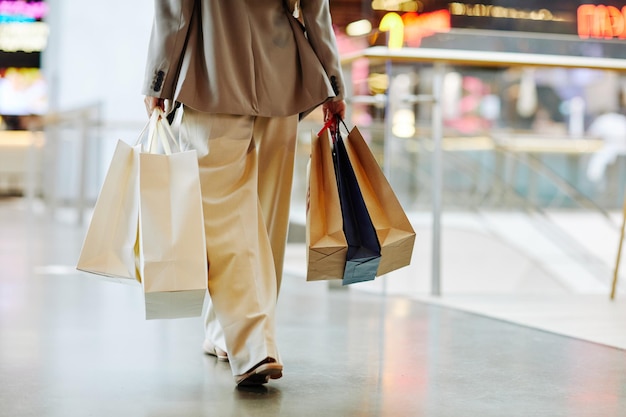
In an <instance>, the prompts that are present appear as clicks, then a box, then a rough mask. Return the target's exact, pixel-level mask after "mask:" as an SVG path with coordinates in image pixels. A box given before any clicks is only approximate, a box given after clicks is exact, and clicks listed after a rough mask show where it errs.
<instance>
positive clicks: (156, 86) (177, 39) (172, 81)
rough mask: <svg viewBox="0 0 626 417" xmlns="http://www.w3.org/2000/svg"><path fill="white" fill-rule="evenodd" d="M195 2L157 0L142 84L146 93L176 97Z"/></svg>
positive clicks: (186, 0)
mask: <svg viewBox="0 0 626 417" xmlns="http://www.w3.org/2000/svg"><path fill="white" fill-rule="evenodd" d="M195 3H196V1H193V0H182V1H181V0H155V1H154V21H153V24H152V33H151V35H150V43H149V45H148V57H147V62H146V71H145V76H144V82H143V87H142V93H143V94H144V95H148V96H153V97H159V98H165V99H171V98H173V94H174V88H175V85H176V82H177V79H178V71H179V69H180V64H181V61H182V57H183V53H184V50H185V44H186V40H187V33H188V32H189V25H190V22H191V19H192V14H193V11H194V9H195Z"/></svg>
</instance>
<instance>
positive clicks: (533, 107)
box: [331, 0, 626, 206]
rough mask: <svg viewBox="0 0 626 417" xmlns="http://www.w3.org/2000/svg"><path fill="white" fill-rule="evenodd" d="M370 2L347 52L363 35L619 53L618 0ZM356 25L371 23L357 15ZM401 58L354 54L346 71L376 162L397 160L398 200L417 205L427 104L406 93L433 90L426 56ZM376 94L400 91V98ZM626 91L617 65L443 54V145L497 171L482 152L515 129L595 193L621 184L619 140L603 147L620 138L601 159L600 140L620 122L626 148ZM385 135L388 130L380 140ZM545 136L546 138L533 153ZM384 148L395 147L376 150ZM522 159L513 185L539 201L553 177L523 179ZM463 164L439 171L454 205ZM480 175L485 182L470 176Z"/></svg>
mask: <svg viewBox="0 0 626 417" xmlns="http://www.w3.org/2000/svg"><path fill="white" fill-rule="evenodd" d="M366 3H367V5H369V8H368V10H367V12H365V13H364V15H363V16H362V17H363V18H364V20H366V21H367V22H368V23H369V24H370V26H371V30H370V31H369V32H366V31H365V30H361V31H360V32H359V31H356V34H351V36H348V38H350V39H352V42H351V43H348V42H346V43H347V44H349V45H350V46H351V47H352V49H351V50H350V51H348V52H349V53H355V52H356V51H357V50H358V48H359V47H360V48H369V47H375V46H388V47H389V48H390V49H392V50H398V49H400V48H404V49H406V50H410V49H411V48H420V50H432V51H437V50H446V51H461V52H463V53H467V52H468V51H469V52H473V53H474V52H475V54H476V55H475V56H477V57H479V56H480V54H481V53H493V52H502V53H509V54H510V53H512V54H524V55H525V56H526V55H528V56H532V55H536V56H542V55H545V56H551V57H552V56H554V57H557V58H558V57H561V56H562V57H563V58H564V59H566V58H568V57H577V58H578V57H590V58H607V59H622V58H623V57H626V39H625V38H626V0H621V1H596V2H593V1H571V0H554V1H550V2H546V1H535V0H531V1H523V2H522V1H506V2H503V1H487V0H481V1H475V2H474V1H456V2H447V1H437V0H434V1H426V0H423V1H402V0H374V1H364V2H363V3H362V4H363V5H365V4H366ZM331 5H332V2H331ZM363 7H364V8H365V7H366V6H363ZM359 26H360V27H361V28H367V26H366V25H365V24H363V23H362V22H361V23H359ZM350 29H352V28H350ZM346 32H347V30H346ZM355 45H358V46H356V47H355ZM407 55H410V54H407ZM409 61H410V60H409V59H407V60H405V61H404V62H401V61H395V62H394V64H393V65H390V62H389V61H382V62H381V61H380V60H370V61H369V62H368V63H367V64H364V63H361V62H360V61H359V62H356V63H355V64H354V65H353V67H352V68H351V71H350V75H351V78H352V80H353V82H354V83H353V86H352V88H353V92H354V95H355V96H356V97H357V99H356V100H355V102H354V103H353V106H352V110H353V115H352V117H353V120H354V122H355V123H356V124H359V125H361V126H362V125H367V124H370V126H371V127H372V129H371V133H370V135H371V145H372V146H373V147H374V148H375V149H378V150H379V151H380V152H381V155H380V160H381V162H383V161H384V162H385V163H388V164H392V165H393V167H392V168H391V170H392V171H394V177H395V178H396V179H395V180H394V181H396V184H395V186H396V187H397V189H399V190H401V191H402V193H403V194H404V195H405V196H408V197H407V198H406V200H405V204H407V205H408V206H415V205H416V204H417V205H419V204H420V201H422V202H423V203H426V202H427V201H428V198H429V197H428V195H427V194H424V193H423V192H422V194H421V195H420V193H419V192H418V191H417V190H419V189H420V187H419V183H420V180H419V178H416V171H415V166H420V167H421V168H420V170H423V168H424V167H427V166H428V164H429V161H428V158H427V159H424V154H426V153H427V152H423V151H427V149H425V146H426V145H424V143H427V142H424V141H423V139H427V138H428V137H429V135H430V128H431V109H430V107H429V105H427V104H426V105H425V104H423V103H419V102H415V101H413V102H412V101H411V100H414V99H413V97H419V96H422V95H428V94H430V92H431V91H432V77H433V66H432V64H431V63H429V62H427V61H425V60H421V61H420V62H414V63H411V62H409ZM368 96H369V98H368ZM383 96H385V97H387V98H389V97H396V98H397V97H400V101H396V102H394V101H393V100H392V99H389V100H387V98H382V97H383ZM625 97H626V78H625V77H624V75H623V73H622V72H621V70H619V71H617V70H616V71H612V70H598V69H589V68H585V67H584V66H581V67H580V68H566V67H565V66H564V67H559V66H558V65H549V66H542V65H540V64H532V65H528V66H519V65H513V66H499V65H463V64H453V65H446V68H445V79H444V83H443V92H442V100H443V129H444V137H445V138H447V139H448V140H447V142H446V143H447V144H448V145H450V146H451V148H450V149H453V148H455V147H456V148H455V149H459V150H463V152H462V154H463V157H467V158H469V160H468V161H466V165H467V166H473V168H472V169H474V170H479V171H483V170H485V169H487V170H489V175H493V174H494V173H498V169H499V168H497V167H496V165H498V164H501V163H502V161H498V160H497V158H496V159H490V158H491V156H488V154H489V152H491V151H493V149H495V147H496V145H498V144H497V143H495V142H497V141H498V140H503V138H506V139H507V140H508V139H510V140H513V141H517V142H516V143H518V144H521V143H522V138H526V139H529V138H530V139H532V140H533V141H534V142H532V143H533V144H536V145H537V146H534V147H528V149H531V148H532V152H534V153H533V157H536V158H539V160H540V161H541V163H542V164H543V166H542V167H541V168H542V169H544V168H545V169H546V170H550V171H551V172H558V173H560V174H562V177H563V179H564V181H566V182H569V183H570V184H574V185H575V186H576V187H577V188H578V190H579V191H582V193H583V194H585V193H586V194H588V195H594V193H596V187H601V188H602V187H608V188H613V189H618V190H623V188H624V185H625V184H624V179H625V177H626V175H624V168H625V167H624V166H623V165H624V163H623V159H624V158H620V155H621V153H620V152H622V150H619V149H622V148H619V146H622V145H619V146H618V147H613V148H611V149H613V150H615V149H617V150H615V152H614V153H615V154H614V155H612V159H611V158H605V159H604V160H603V161H599V160H600V159H601V153H602V152H604V151H605V150H606V149H607V146H608V145H607V144H609V143H611V144H613V143H615V138H614V137H608V136H610V135H608V133H607V132H616V134H618V135H619V134H622V136H623V139H624V142H625V143H624V144H623V146H622V147H623V151H624V152H623V153H626V116H624V115H623V109H624V107H625V106H626V101H624V98H625ZM609 120H610V123H617V124H615V125H614V128H610V127H608V128H607V127H606V126H605V124H606V123H609ZM619 132H621V133H619ZM607 135H608V136H607ZM614 136H615V135H614ZM383 137H386V138H387V139H386V140H384V141H383ZM620 140H621V139H620ZM581 141H582V142H581ZM383 142H385V143H384V144H383ZM524 143H525V144H528V142H524ZM547 144H551V145H554V146H553V147H550V148H549V147H548V146H547ZM543 145H546V146H545V148H546V149H548V148H549V150H546V152H545V153H544V154H541V152H543V151H542V148H541V146H543ZM611 146H612V145H611ZM574 147H576V149H574ZM570 148H572V149H570ZM383 149H384V152H383ZM472 149H473V150H472ZM516 149H518V148H516ZM519 149H522V148H519ZM390 152H392V153H393V154H392V155H383V153H390ZM532 152H531V153H532ZM537 152H538V153H537ZM458 155H460V154H457V156H455V158H456V157H459V156H458ZM525 157H526V156H525ZM607 161H617V162H615V163H613V162H607ZM518 165H519V164H518ZM521 165H524V164H523V163H522V164H521ZM518 168H519V167H518ZM518 168H516V169H518ZM420 170H418V171H417V172H419V171H420ZM529 170H530V168H529V167H527V166H522V171H521V174H520V175H517V176H514V177H515V178H516V180H515V181H517V182H518V183H515V184H513V185H512V187H513V188H514V190H513V193H517V194H519V195H524V196H527V194H528V193H531V192H532V193H533V194H534V196H532V199H534V201H536V202H537V204H539V205H542V204H544V203H549V202H550V199H552V198H553V195H554V193H555V191H554V188H555V186H554V184H551V185H549V186H548V185H545V184H542V183H541V181H540V182H539V183H535V184H531V183H530V182H529V181H531V180H530V179H529V178H530V176H531V174H530V173H529ZM501 174H502V173H501V172H500V173H498V174H497V175H501ZM481 175H482V176H485V175H487V174H485V173H484V172H483V174H481ZM502 175H503V174H502ZM463 176H464V175H460V174H459V170H458V169H453V170H452V171H451V172H449V173H447V174H446V176H445V178H446V179H447V181H449V183H448V184H447V185H446V189H452V190H454V189H457V191H459V192H458V193H456V194H455V193H453V194H451V196H450V200H451V201H457V202H458V203H459V204H461V205H464V204H465V202H466V201H467V196H466V195H465V194H464V193H463V192H461V191H462V190H463V189H464V187H465V185H467V184H468V183H470V182H471V180H469V179H468V178H462V177H463ZM465 177H467V175H465ZM477 186H478V187H482V186H483V185H480V184H478V185H477V184H474V185H473V186H472V187H477ZM531 188H532V190H531ZM605 189H606V188H605ZM609 194H610V195H609ZM620 196H621V193H618V195H617V196H616V194H615V193H607V195H606V197H607V202H606V204H609V205H611V206H619V205H620V204H621V201H622V200H621V197H620ZM603 197H604V196H598V198H600V199H601V198H603ZM615 197H617V198H615ZM564 200H567V201H564V202H563V204H565V205H570V204H572V203H571V199H570V197H567V198H565V199H564ZM603 203H604V202H603Z"/></svg>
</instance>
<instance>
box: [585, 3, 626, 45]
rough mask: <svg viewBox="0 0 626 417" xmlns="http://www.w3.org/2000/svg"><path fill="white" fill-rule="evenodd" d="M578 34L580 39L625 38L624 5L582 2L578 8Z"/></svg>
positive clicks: (625, 15) (625, 8)
mask: <svg viewBox="0 0 626 417" xmlns="http://www.w3.org/2000/svg"><path fill="white" fill-rule="evenodd" d="M577 14H578V36H579V37H581V38H582V39H589V38H598V39H613V38H620V39H626V6H624V7H622V9H621V10H620V9H618V8H617V7H615V6H604V5H598V6H596V5H594V4H583V5H582V6H580V7H579V8H578V13H577Z"/></svg>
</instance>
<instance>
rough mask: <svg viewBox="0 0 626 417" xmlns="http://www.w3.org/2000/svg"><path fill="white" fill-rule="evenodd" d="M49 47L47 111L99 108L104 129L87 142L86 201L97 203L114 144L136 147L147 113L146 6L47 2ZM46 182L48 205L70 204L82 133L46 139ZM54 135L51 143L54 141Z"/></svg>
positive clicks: (147, 0)
mask: <svg viewBox="0 0 626 417" xmlns="http://www.w3.org/2000/svg"><path fill="white" fill-rule="evenodd" d="M48 3H49V5H50V13H49V15H48V18H47V19H46V20H47V22H48V23H49V25H50V37H49V44H48V47H47V49H46V51H45V52H44V55H43V59H42V67H43V71H44V74H45V77H46V79H47V80H48V83H49V86H50V91H49V97H50V111H51V112H55V111H59V112H63V111H67V110H73V109H76V108H80V107H83V106H87V105H92V104H96V103H100V104H101V109H102V113H101V116H102V122H103V127H102V128H101V129H99V130H97V131H95V130H94V131H92V132H91V134H90V137H89V144H90V148H91V152H90V153H89V156H88V158H87V160H86V161H84V162H85V164H86V166H87V168H88V169H87V171H86V172H87V175H86V176H85V178H87V187H88V189H87V197H88V198H90V199H92V200H93V199H95V197H96V196H97V193H98V191H99V189H100V186H101V184H102V180H103V178H104V175H105V173H106V170H107V168H108V164H109V161H110V158H111V156H112V154H113V150H114V147H115V144H116V142H117V140H118V139H123V140H125V141H127V142H131V141H134V140H135V139H136V137H137V135H138V134H139V131H140V130H141V128H142V126H143V124H144V123H145V122H146V121H147V115H146V113H145V108H144V105H143V96H142V95H141V85H142V81H143V74H144V65H145V58H146V53H147V46H148V40H149V37H150V30H151V25H152V14H153V1H152V0H130V1H129V0H108V1H97V0H90V1H87V2H86V1H80V0H49V2H48ZM48 136H49V139H50V140H49V142H50V143H51V145H50V146H49V147H48V150H47V153H48V155H47V158H46V161H47V162H46V164H45V165H44V170H47V171H48V172H54V170H55V168H54V167H55V166H56V167H57V169H58V171H57V173H56V175H53V176H50V177H51V178H44V187H45V189H46V192H47V193H48V194H49V195H52V197H49V198H52V199H54V200H73V199H75V198H76V196H77V195H78V189H79V182H80V172H81V171H80V166H81V162H82V158H81V153H80V147H79V143H80V135H79V132H78V131H77V130H76V129H66V128H64V129H62V130H61V131H60V134H58V135H52V134H49V135H48ZM55 136H56V137H55Z"/></svg>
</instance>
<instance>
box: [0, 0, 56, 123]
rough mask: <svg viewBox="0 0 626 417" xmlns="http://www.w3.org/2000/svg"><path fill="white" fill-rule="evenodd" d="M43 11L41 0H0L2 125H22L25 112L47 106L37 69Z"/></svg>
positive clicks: (43, 41)
mask: <svg viewBox="0 0 626 417" xmlns="http://www.w3.org/2000/svg"><path fill="white" fill-rule="evenodd" d="M47 12H48V4H47V3H46V2H44V1H15V0H0V117H2V120H3V127H4V128H5V129H24V128H25V126H24V118H25V116H32V115H40V114H43V113H45V111H46V110H47V92H46V90H47V85H46V82H45V80H44V78H43V76H42V70H41V53H42V52H43V51H44V49H45V48H46V44H47V40H48V35H49V33H48V31H49V29H48V25H47V24H46V23H45V22H44V19H45V17H46V14H47Z"/></svg>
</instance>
